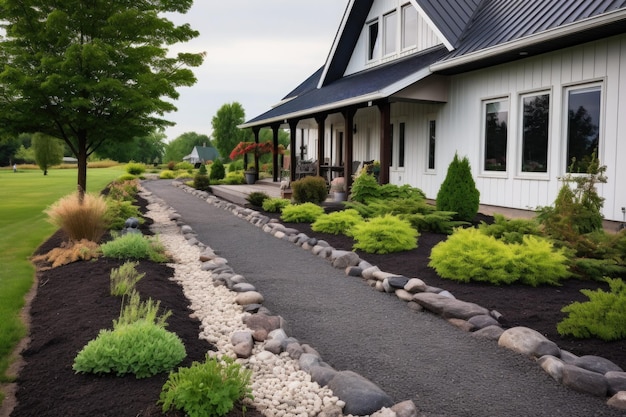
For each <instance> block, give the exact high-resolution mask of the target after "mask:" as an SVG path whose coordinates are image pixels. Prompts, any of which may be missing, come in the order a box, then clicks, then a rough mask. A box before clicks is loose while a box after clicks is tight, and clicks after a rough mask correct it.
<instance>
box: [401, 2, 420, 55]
mask: <svg viewBox="0 0 626 417" xmlns="http://www.w3.org/2000/svg"><path fill="white" fill-rule="evenodd" d="M415 46H417V10H416V9H415V7H413V6H412V5H411V4H405V5H404V6H402V49H403V50H404V49H409V48H413V47H415Z"/></svg>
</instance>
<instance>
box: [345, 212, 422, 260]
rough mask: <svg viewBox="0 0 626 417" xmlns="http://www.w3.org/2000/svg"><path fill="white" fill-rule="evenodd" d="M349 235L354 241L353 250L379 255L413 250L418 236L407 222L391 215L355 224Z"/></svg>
mask: <svg viewBox="0 0 626 417" xmlns="http://www.w3.org/2000/svg"><path fill="white" fill-rule="evenodd" d="M351 234H352V237H353V238H354V240H355V241H356V243H355V244H354V246H353V249H359V250H362V251H363V252H366V253H381V254H384V253H392V252H401V251H405V250H411V249H415V248H417V238H418V236H419V233H418V232H417V230H415V229H413V228H412V227H411V224H410V223H409V222H408V221H406V220H402V219H400V218H399V217H397V216H393V215H391V214H386V215H384V216H381V217H374V218H372V219H370V220H368V221H364V222H362V223H357V224H355V225H354V227H353V228H352V232H351Z"/></svg>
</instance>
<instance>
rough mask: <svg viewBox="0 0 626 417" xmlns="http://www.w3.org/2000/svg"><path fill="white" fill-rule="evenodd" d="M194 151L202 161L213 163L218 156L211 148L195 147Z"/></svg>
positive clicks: (215, 150)
mask: <svg viewBox="0 0 626 417" xmlns="http://www.w3.org/2000/svg"><path fill="white" fill-rule="evenodd" d="M194 150H195V151H196V152H197V154H198V158H200V159H201V160H203V161H214V160H216V159H217V158H219V156H220V154H219V152H218V151H217V149H215V148H214V147H212V146H196V147H195V148H194Z"/></svg>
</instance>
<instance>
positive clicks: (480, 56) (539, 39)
mask: <svg viewBox="0 0 626 417" xmlns="http://www.w3.org/2000/svg"><path fill="white" fill-rule="evenodd" d="M624 19H626V10H625V9H621V10H617V11H614V12H609V13H606V14H603V15H600V16H596V17H591V18H589V19H586V20H583V21H580V22H575V23H571V24H569V25H565V26H561V27H558V28H555V29H550V30H547V31H545V32H542V33H540V34H537V35H530V36H527V37H524V38H520V39H517V40H514V41H511V42H506V43H503V44H500V45H496V46H493V47H490V48H485V49H482V50H479V51H476V52H472V53H469V54H466V55H463V56H460V57H458V58H453V59H450V60H446V61H441V62H438V63H434V64H432V65H431V66H430V70H431V71H432V72H442V71H446V70H450V69H453V68H455V67H461V66H464V65H468V64H472V63H475V62H478V61H482V60H486V59H489V58H493V57H496V56H498V55H501V54H503V53H506V52H510V51H511V50H516V49H523V48H525V47H530V46H533V45H536V44H539V43H543V42H547V41H551V40H556V39H559V38H563V37H566V36H569V35H574V34H576V33H579V32H583V31H586V30H591V29H595V28H598V27H602V26H605V25H609V24H612V23H616V22H619V21H620V20H624Z"/></svg>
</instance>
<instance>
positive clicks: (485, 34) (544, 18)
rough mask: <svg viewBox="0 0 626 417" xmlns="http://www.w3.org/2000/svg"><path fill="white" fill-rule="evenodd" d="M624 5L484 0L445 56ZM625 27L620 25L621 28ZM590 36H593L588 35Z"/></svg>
mask: <svg viewBox="0 0 626 417" xmlns="http://www.w3.org/2000/svg"><path fill="white" fill-rule="evenodd" d="M624 7H626V0H576V1H574V0H569V1H563V0H560V1H555V0H486V1H483V2H482V4H481V6H480V7H479V8H478V10H477V11H476V13H475V15H474V18H473V19H472V20H471V22H469V25H468V26H467V29H466V30H465V32H464V33H463V35H462V37H461V38H460V39H459V42H458V44H457V45H456V49H455V50H454V51H453V52H451V53H450V55H448V56H447V57H446V58H445V59H450V58H455V57H459V56H462V55H465V54H468V53H471V52H475V51H479V50H483V49H486V48H490V47H493V46H496V45H501V44H504V43H507V42H511V41H514V40H518V39H521V38H525V37H529V36H531V35H537V34H540V33H542V32H545V31H547V30H550V29H556V28H559V27H562V26H565V25H568V24H571V23H576V22H580V21H582V20H584V19H588V18H591V17H594V16H599V15H602V14H605V13H609V12H611V11H615V10H619V9H622V8H624ZM624 31H626V25H622V27H621V32H622V33H623V32H624ZM589 40H593V39H589Z"/></svg>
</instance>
